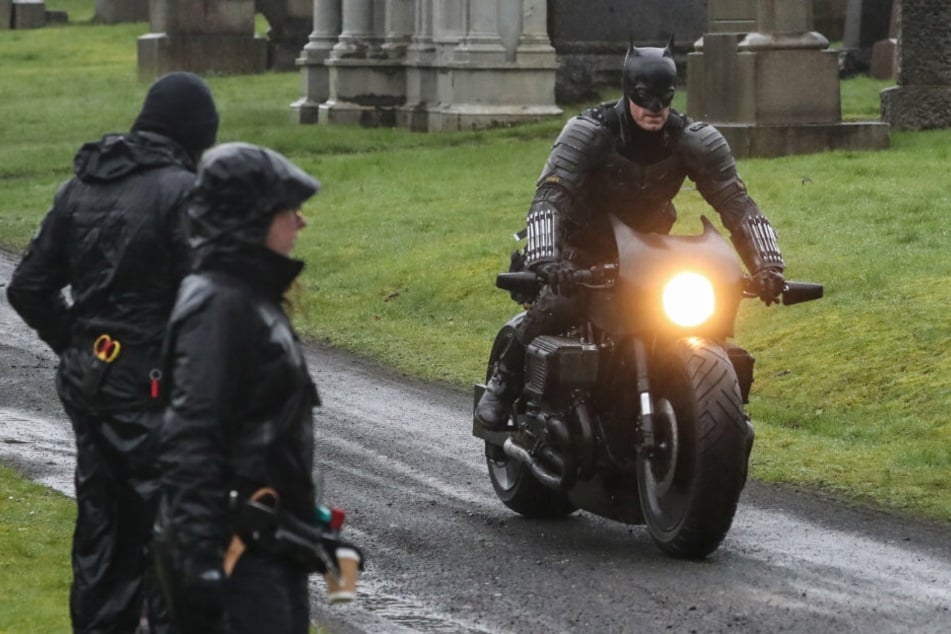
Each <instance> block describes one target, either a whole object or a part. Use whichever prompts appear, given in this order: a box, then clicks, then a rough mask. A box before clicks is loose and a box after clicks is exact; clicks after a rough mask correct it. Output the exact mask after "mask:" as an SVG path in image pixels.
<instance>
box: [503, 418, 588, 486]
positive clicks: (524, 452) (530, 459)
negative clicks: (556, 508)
mask: <svg viewBox="0 0 951 634" xmlns="http://www.w3.org/2000/svg"><path fill="white" fill-rule="evenodd" d="M547 427H548V432H549V436H550V437H551V438H553V439H554V440H555V441H556V443H559V444H562V445H565V443H567V441H569V440H570V436H569V434H568V429H567V427H566V426H565V423H564V421H562V420H560V419H557V418H553V419H549V421H548V425H547ZM566 446H570V445H566ZM502 451H503V452H504V453H505V455H506V456H508V457H509V458H511V459H512V460H517V461H518V462H520V463H522V464H523V465H525V466H526V467H528V468H529V469H530V470H531V472H532V475H533V476H535V479H536V480H538V481H539V482H541V483H542V484H543V485H545V486H546V487H548V488H549V489H553V490H555V491H562V492H564V491H567V490H568V489H570V488H571V487H572V486H573V485H574V483H575V480H576V479H577V471H578V469H577V465H576V464H574V461H573V460H568V459H566V458H565V456H564V455H562V454H561V453H559V452H558V451H556V450H555V449H554V448H553V447H549V446H545V447H542V448H541V449H540V450H538V452H537V455H532V453H531V452H530V451H529V450H528V449H526V448H525V447H522V446H521V445H519V444H517V443H516V442H515V441H514V440H513V439H512V437H511V436H509V437H508V438H506V439H505V443H504V444H503V445H502Z"/></svg>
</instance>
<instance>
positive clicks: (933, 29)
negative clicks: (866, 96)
mask: <svg viewBox="0 0 951 634" xmlns="http://www.w3.org/2000/svg"><path fill="white" fill-rule="evenodd" d="M949 24H951V2H948V0H902V2H901V7H900V9H899V13H898V33H899V35H898V85H897V86H895V87H894V88H887V89H885V90H883V91H882V93H881V99H882V119H883V120H884V121H887V122H888V123H890V124H891V125H892V126H894V127H895V128H897V129H900V130H925V129H930V128H947V127H951V63H949V62H948V60H949V59H951V29H949V28H948V25H949Z"/></svg>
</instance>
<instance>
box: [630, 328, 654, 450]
mask: <svg viewBox="0 0 951 634" xmlns="http://www.w3.org/2000/svg"><path fill="white" fill-rule="evenodd" d="M631 353H632V355H633V360H634V373H635V377H634V379H635V389H636V390H637V398H638V403H639V408H638V411H639V414H638V420H637V422H638V427H639V428H640V432H641V433H640V436H641V439H640V440H641V441H640V443H639V445H638V451H643V452H647V455H650V454H651V453H652V452H653V450H654V406H653V403H652V400H651V393H650V379H649V377H648V370H647V346H646V345H645V344H644V340H643V339H641V338H639V337H634V338H633V339H632V340H631Z"/></svg>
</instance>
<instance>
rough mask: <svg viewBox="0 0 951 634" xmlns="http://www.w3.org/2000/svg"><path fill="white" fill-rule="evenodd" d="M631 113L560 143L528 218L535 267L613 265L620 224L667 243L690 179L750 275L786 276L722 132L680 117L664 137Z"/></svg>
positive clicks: (596, 121) (577, 128)
mask: <svg viewBox="0 0 951 634" xmlns="http://www.w3.org/2000/svg"><path fill="white" fill-rule="evenodd" d="M626 107H627V106H626V102H625V100H624V99H621V100H619V101H618V102H617V103H606V104H601V105H600V106H596V107H594V108H591V109H589V110H586V111H584V112H583V113H581V114H580V115H578V116H577V117H574V118H573V119H571V120H570V121H569V122H568V123H567V124H566V125H565V127H564V129H563V130H562V132H561V134H560V135H559V136H558V138H557V140H556V141H555V144H554V146H553V148H552V151H551V154H550V155H549V157H548V161H547V162H546V164H545V167H544V169H543V170H542V174H541V177H540V178H539V180H538V185H537V190H536V194H535V198H534V200H533V201H532V205H531V208H530V210H529V214H528V220H527V222H528V245H527V248H526V253H525V256H526V263H527V265H528V266H530V267H533V266H536V265H539V264H544V263H547V262H554V261H556V260H559V259H561V258H568V259H572V260H574V261H576V262H577V263H579V264H582V265H587V264H591V263H594V262H597V261H604V260H606V259H609V258H610V257H611V255H612V253H613V249H614V241H613V238H612V236H613V233H612V231H611V228H610V223H609V220H608V218H609V216H610V215H612V214H613V215H615V216H617V217H618V218H619V219H620V220H621V221H623V222H624V223H625V224H627V225H629V226H630V227H631V228H632V229H634V230H636V231H641V232H648V233H668V232H669V231H670V229H671V227H672V226H673V223H674V221H675V220H676V218H677V212H676V210H675V209H674V205H673V203H672V202H671V200H672V199H673V198H674V196H676V195H677V192H679V191H680V188H681V186H682V185H683V183H684V180H685V179H686V178H690V180H692V181H693V182H694V183H696V186H697V190H698V191H699V192H700V194H701V195H702V196H703V197H704V199H705V200H706V201H707V202H708V203H709V204H710V205H711V206H712V207H713V208H714V209H716V210H717V212H719V214H720V216H721V218H722V220H723V224H724V226H725V227H726V228H727V229H728V230H729V231H730V233H731V236H732V239H733V242H734V244H735V245H736V247H737V250H738V251H739V253H740V255H741V257H742V258H743V261H744V263H745V264H746V265H747V267H748V268H749V270H750V271H751V272H753V273H755V272H756V271H758V270H760V269H762V268H764V267H768V266H773V267H777V268H779V269H780V270H782V267H783V260H782V256H781V254H780V251H779V246H778V244H777V242H776V237H775V233H774V231H773V229H772V227H771V225H770V224H769V222H768V221H767V219H766V218H765V216H763V214H762V213H761V212H760V210H759V208H758V207H757V205H756V203H755V202H754V201H753V199H752V198H750V196H749V195H748V194H747V192H746V187H745V186H744V184H743V181H742V180H740V178H739V176H738V174H737V171H736V162H735V161H734V159H733V155H732V153H731V152H730V148H729V146H728V145H727V143H726V140H725V139H724V138H723V136H722V135H721V134H720V133H719V132H718V131H717V129H716V128H714V127H713V126H711V125H709V124H706V123H699V122H693V121H691V120H690V119H689V118H688V117H687V116H686V115H683V114H680V113H678V112H676V111H672V112H671V115H670V117H669V118H668V119H667V123H666V125H665V126H664V128H663V129H662V130H661V131H660V132H647V131H645V130H643V129H641V128H640V127H638V126H637V125H635V124H634V122H633V121H632V120H631V117H630V115H629V114H628V113H627V112H626Z"/></svg>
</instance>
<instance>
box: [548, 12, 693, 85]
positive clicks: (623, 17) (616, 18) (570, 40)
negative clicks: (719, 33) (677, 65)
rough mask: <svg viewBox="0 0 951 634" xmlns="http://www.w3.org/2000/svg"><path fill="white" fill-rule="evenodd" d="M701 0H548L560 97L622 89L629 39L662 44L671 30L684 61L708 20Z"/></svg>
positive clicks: (549, 23) (556, 82) (638, 42)
mask: <svg viewBox="0 0 951 634" xmlns="http://www.w3.org/2000/svg"><path fill="white" fill-rule="evenodd" d="M705 5H706V2H705V1H704V0H641V1H639V2H631V1H630V0H585V2H578V0H548V12H549V16H548V34H549V36H550V37H551V44H552V46H554V48H555V52H556V53H557V59H558V73H557V76H556V80H555V95H556V98H557V100H558V102H559V103H576V102H579V101H582V100H585V99H593V98H597V96H598V93H599V90H600V89H602V88H608V89H611V90H615V91H617V92H620V86H621V66H622V61H623V60H624V54H625V52H626V51H627V48H628V46H629V45H630V43H631V41H632V40H633V42H634V43H635V44H637V45H639V46H663V45H664V44H666V42H667V38H668V37H670V36H671V35H673V36H674V42H675V52H676V53H677V55H676V57H677V59H678V61H679V62H682V61H683V58H684V57H685V56H686V53H687V52H688V51H689V50H690V49H691V46H692V43H693V42H694V40H696V39H697V38H698V37H700V35H701V34H702V33H703V29H704V26H705V25H706V7H705Z"/></svg>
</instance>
